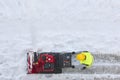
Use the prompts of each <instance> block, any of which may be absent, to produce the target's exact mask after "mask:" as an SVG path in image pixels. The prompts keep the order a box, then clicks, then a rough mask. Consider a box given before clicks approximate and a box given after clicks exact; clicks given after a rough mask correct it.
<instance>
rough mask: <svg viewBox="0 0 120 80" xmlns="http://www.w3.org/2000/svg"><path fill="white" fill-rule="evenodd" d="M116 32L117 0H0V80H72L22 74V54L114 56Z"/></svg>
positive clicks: (119, 41) (119, 25)
mask: <svg viewBox="0 0 120 80" xmlns="http://www.w3.org/2000/svg"><path fill="white" fill-rule="evenodd" d="M119 30H120V0H0V80H62V79H63V80H68V79H69V80H70V79H71V80H77V79H75V78H74V77H76V75H77V74H72V75H71V74H65V75H64V74H61V75H58V74H54V75H52V77H50V76H48V77H45V75H41V74H36V75H27V74H26V50H27V49H40V50H42V51H55V52H56V51H57V52H61V51H68V52H69V51H84V50H88V51H91V52H103V53H114V54H117V53H119V52H120V49H119V48H120V31H119ZM68 75H69V76H72V77H73V78H65V77H66V76H68ZM79 75H80V74H79ZM93 75H95V74H93ZM93 75H92V76H93ZM96 75H97V76H98V74H96ZM110 75H111V74H110ZM25 76H27V77H29V76H30V78H26V77H25ZM56 76H57V77H56ZM59 76H61V77H63V76H64V77H63V78H60V79H59ZM82 76H84V75H82ZM87 76H91V75H87ZM112 76H114V77H116V76H117V75H112ZM40 77H42V78H40ZM49 77H50V78H49ZM88 78H89V77H87V78H86V80H90V79H88ZM79 80H80V79H79ZM91 80H93V79H91Z"/></svg>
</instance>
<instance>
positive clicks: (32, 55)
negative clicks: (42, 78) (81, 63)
mask: <svg viewBox="0 0 120 80" xmlns="http://www.w3.org/2000/svg"><path fill="white" fill-rule="evenodd" d="M73 54H75V52H71V53H64V52H63V53H59V52H41V53H38V52H33V51H30V52H28V53H27V71H28V74H33V73H62V68H66V67H71V68H74V65H72V63H71V62H72V61H71V59H72V55H73Z"/></svg>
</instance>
